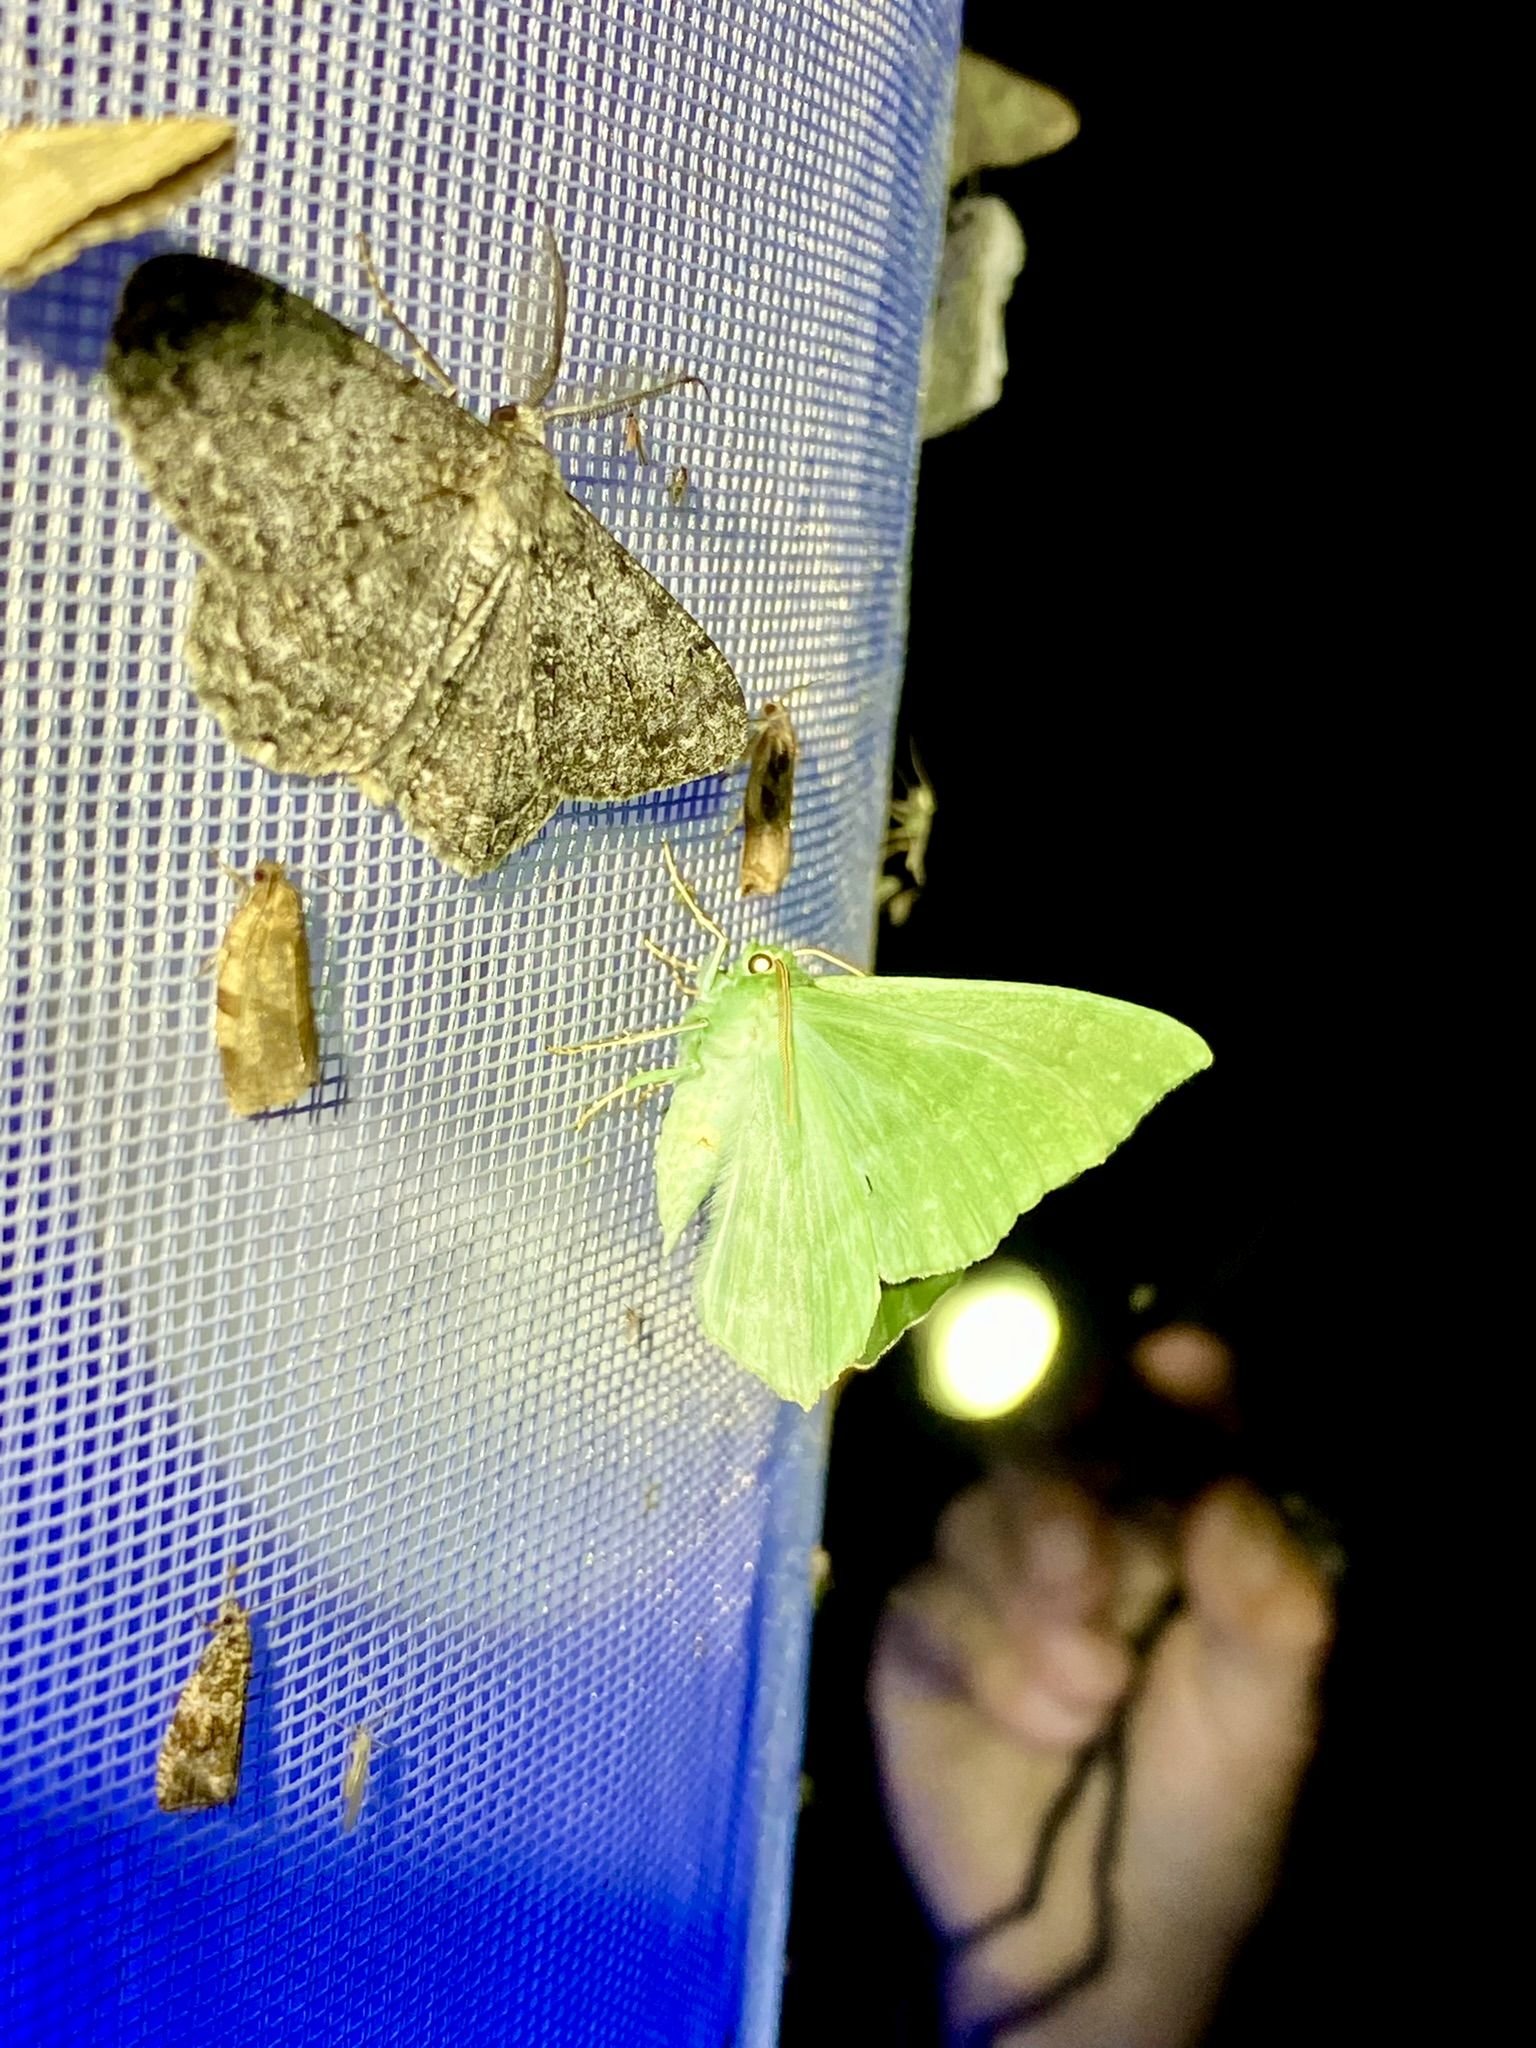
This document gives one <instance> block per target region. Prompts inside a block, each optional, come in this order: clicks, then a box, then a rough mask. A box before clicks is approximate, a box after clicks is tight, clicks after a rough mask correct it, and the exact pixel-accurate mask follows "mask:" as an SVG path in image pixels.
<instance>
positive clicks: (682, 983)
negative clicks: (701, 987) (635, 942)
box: [640, 934, 699, 1001]
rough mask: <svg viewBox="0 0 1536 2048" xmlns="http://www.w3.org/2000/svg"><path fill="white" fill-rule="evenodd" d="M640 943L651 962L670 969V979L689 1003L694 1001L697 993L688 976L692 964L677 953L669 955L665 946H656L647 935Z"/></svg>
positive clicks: (691, 970) (691, 969)
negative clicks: (657, 962) (656, 961)
mask: <svg viewBox="0 0 1536 2048" xmlns="http://www.w3.org/2000/svg"><path fill="white" fill-rule="evenodd" d="M640 943H641V945H642V946H644V948H645V950H646V952H647V953H649V954H650V956H651V958H652V959H653V960H659V961H660V962H661V964H662V966H663V967H665V968H668V969H670V971H671V975H672V979H673V980H674V981H675V982H676V983H677V985H678V987H679V989H680V990H681V991H682V993H683V994H684V995H685V996H687V997H688V998H689V999H690V1001H696V1000H697V998H698V993H699V991H698V988H697V987H696V985H695V984H694V983H693V982H692V981H690V980H689V976H690V974H691V973H692V972H693V962H692V961H691V960H684V959H683V958H682V957H681V956H680V955H679V954H677V953H669V952H668V951H667V949H666V947H665V946H659V945H657V943H656V941H655V940H654V939H653V938H651V937H650V936H649V934H647V936H646V937H644V938H643V939H641V941H640Z"/></svg>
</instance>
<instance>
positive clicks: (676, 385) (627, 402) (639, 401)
mask: <svg viewBox="0 0 1536 2048" xmlns="http://www.w3.org/2000/svg"><path fill="white" fill-rule="evenodd" d="M685 384H697V385H698V387H699V389H700V390H701V391H708V389H709V386H708V385H707V384H706V383H705V382H704V379H703V378H702V377H695V376H694V375H693V374H692V372H691V371H688V370H683V371H681V372H680V373H679V374H678V375H677V376H676V377H665V378H663V379H662V381H661V383H659V384H647V385H645V386H644V387H643V389H641V390H639V391H623V392H620V393H619V395H618V397H616V398H587V399H579V400H578V401H577V402H576V403H575V404H574V405H546V406H544V407H543V408H542V410H543V414H544V417H545V419H547V420H600V419H602V418H603V417H604V415H605V414H608V413H615V412H633V411H634V409H635V407H636V406H637V405H643V404H644V403H645V401H646V400H647V399H648V398H664V397H665V396H666V394H667V393H668V392H669V391H680V390H681V389H682V387H683V386H684V385H685ZM638 424H639V423H638V421H637V422H636V425H637V427H638ZM640 459H641V461H642V462H643V461H644V460H645V457H644V455H642V456H641V458H640Z"/></svg>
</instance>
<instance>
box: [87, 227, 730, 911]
mask: <svg viewBox="0 0 1536 2048" xmlns="http://www.w3.org/2000/svg"><path fill="white" fill-rule="evenodd" d="M550 249H551V259H552V262H553V264H554V274H555V284H556V291H555V324H554V336H553V341H552V345H551V350H550V354H549V359H548V361H547V362H546V364H545V366H544V370H543V372H542V374H541V376H540V378H539V380H538V384H537V387H536V389H535V392H534V394H533V397H532V398H531V399H530V400H529V401H528V402H527V403H524V404H517V405H503V406H498V407H497V409H496V410H495V411H494V412H493V413H492V414H491V416H490V419H489V421H488V422H487V421H482V420H478V419H476V418H475V417H474V416H473V415H472V414H470V413H468V412H466V411H464V410H463V408H462V407H461V406H460V405H458V404H457V403H456V400H455V397H454V396H453V389H454V387H453V385H452V384H451V382H450V381H449V379H448V377H447V375H446V373H445V372H444V371H443V370H442V369H441V368H440V366H438V365H437V364H436V363H435V361H434V359H433V358H432V357H431V356H430V355H428V354H427V352H426V351H425V350H424V349H422V348H421V347H420V344H419V343H418V344H416V347H417V351H418V354H419V356H420V358H421V360H422V361H423V363H424V364H425V365H427V366H428V367H429V368H430V369H431V370H432V371H433V372H434V373H435V375H436V377H437V378H438V379H439V380H440V382H441V384H442V385H443V386H444V387H445V388H444V389H438V390H434V389H432V388H431V387H430V386H428V385H427V384H425V383H424V382H422V380H421V379H420V378H419V377H416V376H414V375H412V373H411V372H410V371H409V370H407V369H405V368H403V367H402V365H400V364H399V363H397V362H395V361H393V360H392V359H391V358H390V357H389V356H387V355H385V354H384V353H383V352H382V351H381V350H379V349H376V348H375V347H374V346H373V345H372V343H371V342H367V341H365V340H364V339H363V338H362V336H361V335H358V334H354V333H352V332H351V330H350V329H348V328H346V327H343V326H341V325H340V324H339V323H338V322H337V321H335V320H333V319H332V318H331V317H330V315H329V314H328V313H322V312H321V310H320V309H319V307H318V306H313V305H311V304H310V302H309V301H308V300H307V299H301V298H299V297H297V296H296V295H295V294H294V293H292V292H289V291H285V290H284V289H283V287H282V286H281V285H278V284H273V283H272V282H270V281H269V280H268V279H266V278H263V277H258V276H256V275H255V274H254V273H253V272H251V271H249V270H240V269H238V268H236V266H235V265H234V264H232V263H222V262H217V261H215V260H214V259H212V258H211V257H206V256H157V257H155V258H154V259H153V260H152V261H150V262H148V263H145V264H142V265H141V266H140V268H139V269H137V270H136V271H135V272H134V273H133V275H132V276H131V277H130V278H129V280H128V284H127V287H126V288H125V290H124V292H123V297H122V303H121V305H120V306H119V308H118V313H117V320H116V323H115V324H114V326H113V330H112V340H111V345H110V347H109V348H108V351H107V360H106V376H107V383H108V387H109V390H110V393H111V398H112V404H113V409H114V411H115V412H116V415H117V419H118V422H119V424H120V426H121V427H122V430H123V432H124V434H125V435H126V437H127V440H128V443H129V446H130V447H131V448H132V450H133V453H134V456H135V458H136V459H137V461H138V464H139V467H140V469H141V471H142V472H143V474H144V477H145V479H146V481H147V482H148V484H149V487H150V489H151V491H152V492H153V493H154V495H155V497H156V498H157V499H158V500H159V502H160V504H161V506H162V507H163V508H164V510H165V511H166V512H167V513H168V514H169V515H170V517H171V519H172V520H173V521H174V522H175V524H176V525H177V527H178V528H179V529H180V530H181V531H182V532H183V533H184V534H185V535H186V536H187V538H188V539H189V540H191V541H192V543H193V544H194V545H195V546H196V547H197V549H198V550H199V552H200V553H201V554H202V556H203V563H202V567H201V569H200V570H199V572H198V578H197V586H196V591H195V595H194V598H193V605H192V614H191V619H190V622H189V624H188V627H187V641H186V653H187V660H188V664H189V666H190V668H191V670H192V675H193V679H194V685H195V688H196V691H197V695H198V698H199V700H200V701H201V702H202V703H203V704H204V705H205V706H206V708H207V709H208V710H210V711H211V712H212V713H213V715H214V717H215V718H217V720H218V721H219V724H220V725H221V726H222V727H223V729H224V733H225V736H226V737H227V738H228V739H229V741H230V742H231V743H232V744H233V745H234V746H235V747H237V748H238V749H239V750H240V752H241V753H243V754H247V755H249V756H250V758H251V759H252V760H254V761H259V762H260V763H261V764H262V765H263V766H264V767H266V768H271V769H277V770H280V771H282V772H283V773H286V774H293V775H342V776H347V777H349V778H350V779H351V780H352V781H353V782H354V783H355V784H356V785H357V786H358V788H359V789H361V790H362V791H363V793H364V794H365V795H366V796H368V797H369V798H370V799H371V800H372V801H373V802H374V803H377V804H382V805H386V806H392V807H393V808H394V809H396V810H397V811H398V812H399V813H400V815H401V817H402V818H403V819H404V821H405V823H406V825H407V826H408V827H409V829H410V830H411V831H412V832H414V833H415V834H416V835H417V837H418V838H420V839H423V840H425V841H426V843H427V845H428V846H430V847H431V848H432V850H433V852H434V853H435V854H437V855H438V857H439V858H440V859H442V860H444V861H446V862H448V863H449V865H450V866H452V867H455V868H458V869H459V870H460V871H461V872H462V873H464V874H467V875H479V874H484V873H485V872H487V870H489V869H491V868H494V867H496V866H497V865H498V864H499V863H500V862H501V861H503V860H505V859H506V857H507V855H508V854H509V853H510V852H511V851H512V850H513V848H514V847H518V846H521V845H522V844H523V843H524V842H525V841H526V840H528V839H530V838H531V837H532V836H533V834H534V833H535V832H537V831H538V829H539V827H540V826H541V825H542V824H543V823H544V822H545V820H546V819H547V818H548V817H549V816H550V815H551V813H552V812H553V811H554V810H555V808H556V806H557V805H558V804H560V803H561V802H562V801H563V800H564V799H565V798H567V797H587V798H592V799H598V798H613V797H634V796H639V795H642V794H643V793H644V792H645V791H647V790H652V789H665V788H668V787H670V786H671V785H673V784H674V783H680V782H691V781H692V780H694V778H695V777H697V776H701V775H709V774H712V773H714V772H716V771H717V770H720V769H724V768H728V767H729V766H730V765H731V764H732V762H733V761H735V760H737V759H738V758H739V757H740V755H741V751H742V749H743V747H744V746H745V744H746V706H745V704H744V702H743V700H742V694H741V690H740V688H739V686H738V684H737V682H736V678H735V677H734V675H732V673H731V670H730V667H729V664H728V663H727V662H726V660H725V657H724V656H723V655H722V654H721V653H720V651H719V649H718V648H717V647H716V646H715V644H714V642H713V641H712V640H711V639H710V638H709V636H708V634H707V633H705V632H704V631H703V629H702V628H701V627H700V626H698V625H696V624H695V622H694V621H693V620H692V619H691V618H690V617H689V616H688V614H687V613H686V612H685V611H684V610H683V608H682V606H681V605H680V604H678V603H677V601H676V599H675V598H672V597H670V596H669V595H668V594H667V592H666V591H665V590H663V589H662V587H661V585H660V584H659V583H657V582H656V581H655V579H654V578H653V577H651V576H649V575H648V574H647V573H646V571H645V570H644V569H642V568H641V566H640V564H639V563H638V562H637V561H636V560H635V559H634V557H633V556H632V555H629V554H627V553H626V552H625V550H624V549H623V548H622V547H621V546H620V545H619V543H618V542H617V541H616V540H614V539H613V537H612V536H611V535H610V534H609V533H607V532H606V531H605V530H604V529H603V528H602V527H601V526H600V525H599V524H598V522H597V520H596V519H594V518H593V516H592V514H591V513H590V512H589V511H587V509H586V508H585V506H583V505H582V504H580V503H579V502H578V500H577V499H575V498H573V497H572V496H571V494H570V492H569V491H567V489H566V488H565V483H564V480H563V478H562V477H561V474H560V469H559V466H558V464H557V463H556V461H555V458H554V456H553V455H552V454H551V453H550V452H549V450H548V449H547V448H546V447H545V445H544V426H545V421H546V420H547V419H549V418H554V417H558V416H559V413H560V411H561V408H550V409H548V410H547V411H546V410H545V409H544V408H543V405H542V401H543V399H544V397H545V395H546V394H547V392H548V391H549V388H550V386H551V385H552V384H553V382H554V380H555V376H556V374H557V371H558V367H559V360H560V351H561V348H562V346H563V342H564V318H565V273H564V269H563V267H562V265H561V263H560V258H559V252H558V250H556V249H555V248H554V245H553V238H552V237H551V241H550ZM379 289H380V296H381V297H383V292H382V287H380V288H379ZM384 303H385V305H386V308H387V307H388V300H387V299H385V300H384ZM408 331H409V330H407V332H408ZM695 382H697V379H695V378H685V377H674V378H670V379H668V380H667V381H666V382H665V383H663V384H660V385H657V386H655V387H653V388H652V389H651V390H650V391H647V392H636V393H631V394H630V395H629V397H628V398H627V399H623V400H617V401H615V405H617V406H623V405H631V406H632V405H633V404H634V403H635V402H636V401H637V400H638V399H640V398H644V397H655V396H658V395H659V394H660V393H661V392H662V391H666V390H671V389H674V388H675V387H676V386H678V385H680V384H683V383H695ZM593 409H594V408H592V407H590V406H577V407H571V408H566V409H565V410H568V411H575V412H584V413H589V412H591V411H592V410H593ZM602 409H604V410H609V409H612V408H607V407H605V408H602Z"/></svg>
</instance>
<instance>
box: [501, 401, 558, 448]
mask: <svg viewBox="0 0 1536 2048" xmlns="http://www.w3.org/2000/svg"><path fill="white" fill-rule="evenodd" d="M489 424H490V426H491V429H492V431H493V432H495V433H499V434H503V435H505V436H506V437H507V438H508V439H512V438H516V437H520V438H521V439H523V440H525V441H534V442H536V443H537V444H538V446H539V447H540V448H542V447H544V446H545V445H546V436H545V432H544V413H543V409H542V408H541V407H540V406H537V405H518V404H512V405H498V406H497V407H496V409H495V410H494V411H493V412H492V414H491V417H490V422H489Z"/></svg>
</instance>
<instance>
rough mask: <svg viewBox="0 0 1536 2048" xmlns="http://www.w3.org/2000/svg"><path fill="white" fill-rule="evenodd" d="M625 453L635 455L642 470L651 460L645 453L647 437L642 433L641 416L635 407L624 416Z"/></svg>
mask: <svg viewBox="0 0 1536 2048" xmlns="http://www.w3.org/2000/svg"><path fill="white" fill-rule="evenodd" d="M624 453H625V454H626V455H633V456H634V458H635V460H636V461H637V462H638V463H639V464H640V466H641V467H642V468H644V466H645V465H646V463H648V462H649V461H650V459H651V458H650V457H649V456H648V455H647V454H646V452H645V436H644V434H643V433H642V432H641V431H640V415H639V413H637V412H636V411H635V408H634V407H633V406H631V407H630V408H629V411H628V412H627V413H625V415H624Z"/></svg>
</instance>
